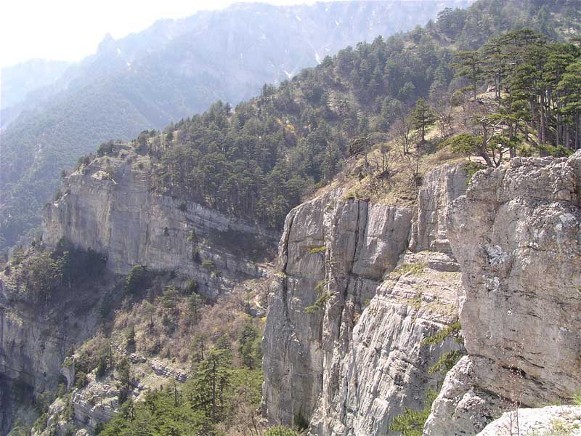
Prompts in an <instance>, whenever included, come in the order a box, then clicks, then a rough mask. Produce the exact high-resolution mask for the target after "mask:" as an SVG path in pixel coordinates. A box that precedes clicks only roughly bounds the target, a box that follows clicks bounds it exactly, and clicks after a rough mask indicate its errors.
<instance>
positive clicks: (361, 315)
mask: <svg viewBox="0 0 581 436" xmlns="http://www.w3.org/2000/svg"><path fill="white" fill-rule="evenodd" d="M464 187H465V174H464V172H463V171H461V170H459V169H458V168H457V167H456V166H452V165H449V166H444V167H442V168H439V169H437V170H435V171H434V172H433V173H430V174H428V175H427V177H426V178H425V184H424V186H423V187H422V190H421V194H420V196H421V198H423V199H424V200H425V204H429V206H423V205H424V203H422V207H423V208H428V207H429V211H428V210H427V209H426V210H424V209H421V208H420V209H418V210H415V211H414V210H413V209H412V208H406V207H397V206H382V205H372V204H369V203H368V202H365V201H359V200H343V199H341V195H340V193H339V192H334V193H332V194H328V195H326V196H324V197H320V198H317V199H315V200H313V201H311V202H308V203H305V204H303V205H301V206H299V207H297V208H296V209H295V210H293V211H292V212H291V213H290V214H289V216H288V218H287V222H286V226H285V232H284V235H283V238H282V240H281V244H280V255H279V259H280V263H281V266H280V268H281V273H280V274H281V275H280V280H279V283H278V285H277V286H276V287H275V289H273V292H272V295H271V301H270V306H269V315H268V318H267V326H266V331H265V337H264V343H263V347H264V354H265V358H264V371H265V385H264V398H263V399H264V405H265V408H266V412H267V415H268V417H269V418H270V419H271V421H273V422H281V423H285V424H292V423H294V424H300V423H301V421H303V420H307V421H310V431H311V433H313V434H318V435H327V434H328V435H331V434H334V435H335V434H336V435H363V434H374V435H375V434H377V435H383V434H388V433H389V424H390V423H391V421H392V420H393V417H394V416H395V415H397V414H399V413H401V411H402V410H403V408H404V407H416V408H418V407H421V406H422V405H423V402H424V401H425V395H426V390H427V388H428V387H430V386H432V387H434V386H435V382H436V379H437V377H430V376H429V375H428V374H427V369H428V367H429V366H430V365H432V364H433V363H434V361H435V359H436V358H437V357H438V356H439V355H440V354H441V353H442V352H445V351H449V350H451V349H453V348H454V347H457V346H458V345H457V344H454V343H452V341H445V342H444V343H443V344H441V345H437V346H425V345H422V343H421V342H422V339H423V338H425V337H426V336H428V335H430V334H433V333H435V332H436V331H438V330H439V329H441V328H442V327H444V326H446V325H448V324H449V323H451V322H453V321H454V319H455V318H456V313H457V309H456V307H457V305H456V298H457V293H458V292H459V290H458V287H459V286H460V274H459V272H458V267H457V264H456V263H455V261H454V259H453V258H451V257H450V256H449V255H448V254H447V253H448V252H449V245H448V244H447V240H446V238H445V226H446V221H445V210H446V207H447V206H448V204H449V202H451V201H452V200H453V199H454V198H455V197H456V196H458V195H460V194H462V193H463V192H464V189H465V188H464ZM414 216H415V218H414ZM412 228H413V231H412ZM410 234H411V235H412V241H414V242H413V244H412V246H411V248H412V249H413V250H414V251H420V250H429V249H431V250H432V251H423V252H421V253H413V252H408V253H407V254H405V253H406V250H407V249H408V240H409V237H410ZM404 254H405V255H404ZM398 262H399V265H400V266H399V268H398V270H396V271H394V268H395V267H396V265H398ZM321 296H324V298H321ZM317 301H318V303H317Z"/></svg>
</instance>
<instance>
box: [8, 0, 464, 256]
mask: <svg viewBox="0 0 581 436" xmlns="http://www.w3.org/2000/svg"><path fill="white" fill-rule="evenodd" d="M467 3H468V2H467V1H464V0H460V1H449V2H447V1H438V2H408V1H398V2H337V3H320V4H315V5H313V6H293V7H274V6H270V5H265V4H238V5H235V6H232V7H230V8H228V9H226V10H224V11H218V12H201V13H198V14H196V15H194V16H193V17H190V18H186V19H183V20H165V21H160V22H158V23H156V24H155V25H153V26H152V27H151V28H150V29H148V30H146V31H144V32H141V33H139V34H133V35H129V36H128V37H126V38H123V39H121V40H119V41H115V40H113V39H112V38H111V37H110V36H108V37H106V38H105V39H104V40H103V41H102V43H101V44H100V46H99V49H98V51H97V53H96V54H95V55H93V56H90V57H89V58H87V59H85V60H84V61H83V62H81V63H80V64H79V65H75V66H72V67H70V68H69V69H68V70H67V71H66V72H65V73H63V75H62V76H61V79H60V81H59V82H57V84H56V85H55V88H53V89H57V90H62V91H61V92H58V93H57V94H56V95H53V96H52V98H50V99H49V100H48V101H45V102H43V103H42V104H40V105H39V106H40V107H37V106H38V105H37V103H38V102H31V103H30V105H29V106H28V110H22V113H21V114H20V116H19V118H18V119H16V120H14V121H13V122H12V123H11V124H10V125H9V126H8V127H7V128H6V129H5V131H3V132H2V138H1V139H2V148H3V153H2V156H1V158H0V159H1V160H0V174H1V175H0V191H1V192H2V198H0V210H1V215H2V220H1V222H0V246H2V247H9V246H11V245H13V244H14V243H15V242H16V241H17V240H18V238H19V237H21V236H22V235H23V234H24V233H25V232H26V231H28V230H30V229H31V228H33V227H34V226H36V225H38V223H39V210H40V207H41V205H42V204H44V203H45V202H46V201H48V200H49V199H50V195H51V193H52V192H53V191H54V189H55V187H56V185H57V180H58V175H59V174H60V172H61V171H62V170H63V169H65V168H67V167H70V166H71V165H72V164H73V163H74V162H75V161H76V159H78V157H80V156H81V155H83V154H85V153H87V152H90V151H93V150H95V148H96V146H97V145H98V144H99V143H100V142H102V141H105V140H108V139H111V138H118V139H129V138H131V137H134V136H135V135H137V134H138V133H139V132H140V131H142V130H144V129H152V128H161V127H163V126H165V125H167V124H168V123H169V122H171V121H177V120H179V119H180V118H183V117H186V116H190V115H191V114H193V113H197V112H200V111H202V110H204V109H206V108H208V106H209V105H210V104H211V103H212V102H214V101H216V100H218V99H221V100H224V101H228V102H231V103H237V102H239V101H240V100H242V99H245V98H249V97H251V96H253V95H256V94H257V93H258V92H259V90H260V88H261V86H262V85H263V84H264V83H273V82H277V81H282V80H285V79H288V78H289V77H292V76H293V75H294V74H296V73H297V72H298V71H299V70H300V69H301V68H303V67H306V66H313V65H316V64H317V63H318V62H320V61H322V60H323V59H324V58H325V56H327V55H329V54H333V53H335V52H336V51H337V50H338V49H340V48H343V47H345V46H347V45H349V44H354V43H356V42H359V41H364V40H372V39H374V38H375V37H376V36H377V35H380V34H383V35H390V34H393V33H395V32H398V31H402V30H407V29H410V28H411V27H413V26H415V25H417V24H423V23H425V22H427V21H428V20H429V19H430V18H434V17H435V16H436V13H437V12H438V11H439V10H440V9H441V8H443V7H444V6H456V5H459V6H462V5H466V4H467ZM63 89H64V90H63ZM39 92H40V91H39ZM51 92H52V91H51ZM33 103H34V104H33ZM8 110H9V109H7V111H8Z"/></svg>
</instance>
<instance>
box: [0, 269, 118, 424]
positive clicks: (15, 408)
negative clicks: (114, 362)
mask: <svg viewBox="0 0 581 436" xmlns="http://www.w3.org/2000/svg"><path fill="white" fill-rule="evenodd" d="M13 275H14V274H12V275H10V276H6V275H5V274H2V273H0V291H1V292H0V374H1V376H0V402H1V404H0V405H1V406H2V407H1V408H0V433H1V434H5V431H6V430H7V429H10V427H11V426H12V424H13V423H14V420H15V419H16V420H20V421H21V422H22V423H27V422H28V421H29V420H30V419H31V418H33V417H32V416H28V415H25V416H20V413H21V412H25V411H26V409H27V407H30V406H31V404H33V399H34V398H36V399H37V401H40V400H39V399H40V398H42V397H43V396H44V397H48V396H49V395H48V393H50V392H54V391H55V390H56V387H57V385H58V383H59V382H60V381H61V376H60V374H59V370H60V368H61V365H62V363H63V360H64V358H65V357H66V356H67V353H69V351H70V349H71V347H74V346H78V345H79V344H80V343H82V342H83V341H84V340H86V339H87V338H88V337H90V336H91V335H92V332H94V331H95V329H96V326H97V324H98V317H99V316H98V313H97V311H96V310H94V307H95V306H97V305H98V302H99V298H100V297H99V290H98V289H86V290H85V291H84V292H81V291H79V290H77V289H71V290H68V292H66V293H62V294H59V295H55V296H54V298H53V299H52V300H51V301H50V302H49V303H45V304H42V303H39V302H35V301H30V300H28V299H26V298H24V297H23V296H21V295H19V293H18V289H17V286H16V285H15V284H14V283H12V279H13ZM101 282H102V284H103V286H107V285H110V283H109V278H108V277H106V276H104V277H102V278H101ZM21 406H24V407H21ZM19 409H22V410H19Z"/></svg>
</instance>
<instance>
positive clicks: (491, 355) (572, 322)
mask: <svg viewBox="0 0 581 436" xmlns="http://www.w3.org/2000/svg"><path fill="white" fill-rule="evenodd" d="M580 188H581V152H577V153H576V154H575V155H573V156H572V157H571V158H569V159H550V158H543V159H540V158H538V159H513V160H511V162H510V164H508V165H507V166H506V167H503V168H499V169H496V170H486V171H482V172H479V173H477V174H476V175H475V177H474V180H473V183H472V186H471V187H470V189H468V191H467V193H466V195H465V196H462V197H460V198H459V199H457V200H456V201H455V202H454V203H453V204H452V207H451V208H450V210H449V215H448V217H449V219H448V235H449V237H450V240H451V243H452V250H453V252H454V255H455V256H456V258H457V259H458V261H459V262H460V265H461V268H462V282H463V287H462V292H461V295H460V302H461V304H460V312H459V313H460V321H461V324H462V330H463V332H464V338H465V344H466V350H467V351H468V356H466V357H464V358H463V359H462V360H461V361H460V362H458V364H457V365H456V367H455V368H453V369H452V371H451V372H450V373H449V374H448V376H447V378H446V381H445V383H444V386H443V388H442V391H441V393H440V395H439V397H438V399H437V400H436V401H435V403H434V406H433V408H432V414H431V416H430V418H429V420H428V423H427V425H426V429H425V432H426V434H430V435H440V434H449V435H454V434H474V433H476V432H478V431H479V430H482V428H483V427H484V426H485V425H486V424H487V422H489V421H490V420H491V419H492V418H493V417H496V416H498V414H499V413H500V411H501V410H507V409H508V410H510V409H515V408H516V407H517V405H520V406H528V407H535V406H539V405H544V404H551V403H552V404H554V403H567V402H568V401H570V400H571V398H572V397H573V396H574V395H575V394H576V393H578V392H579V390H580V389H581V333H580V332H581V317H580V315H579V314H580V313H581V189H580Z"/></svg>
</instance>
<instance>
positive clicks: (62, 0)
mask: <svg viewBox="0 0 581 436" xmlns="http://www.w3.org/2000/svg"><path fill="white" fill-rule="evenodd" d="M264 2H265V3H271V4H279V5H280V4H297V3H314V1H313V0H265V1H264ZM232 3H236V1H235V0H91V1H88V0H3V1H2V5H1V6H0V67H5V66H10V65H14V64H17V63H20V62H23V61H26V60H28V59H32V58H42V59H55V60H67V61H77V60H80V59H82V58H83V57H85V56H88V55H90V54H93V53H94V52H95V51H96V49H97V45H98V44H99V42H100V41H101V40H102V39H103V37H104V36H105V34H107V33H110V34H111V35H112V36H113V38H115V39H118V38H121V37H123V36H126V35H127V34H129V33H132V32H139V31H141V30H144V29H146V28H147V27H149V26H150V25H151V24H153V23H154V22H155V21H156V20H158V19H160V18H180V17H187V16H189V15H193V14H194V13H195V12H196V11H199V10H208V9H222V8H224V7H226V6H227V5H229V4H232Z"/></svg>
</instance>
